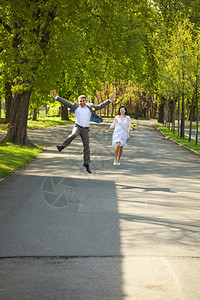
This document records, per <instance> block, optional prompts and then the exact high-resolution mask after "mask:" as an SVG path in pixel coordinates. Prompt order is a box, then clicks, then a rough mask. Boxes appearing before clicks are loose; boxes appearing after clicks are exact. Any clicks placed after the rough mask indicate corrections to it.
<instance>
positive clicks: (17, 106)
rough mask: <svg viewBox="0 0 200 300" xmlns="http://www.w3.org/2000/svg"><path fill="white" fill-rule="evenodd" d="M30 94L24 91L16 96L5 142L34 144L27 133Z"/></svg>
mask: <svg viewBox="0 0 200 300" xmlns="http://www.w3.org/2000/svg"><path fill="white" fill-rule="evenodd" d="M30 95H31V92H24V93H23V94H17V95H15V96H14V98H13V101H12V105H11V111H10V123H9V127H8V132H7V135H6V137H5V139H4V142H11V143H13V144H17V145H30V146H34V144H33V143H32V142H31V141H30V140H29V138H28V135H27V120H28V108H29V100H30Z"/></svg>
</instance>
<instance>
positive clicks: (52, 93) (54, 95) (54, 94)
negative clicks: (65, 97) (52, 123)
mask: <svg viewBox="0 0 200 300" xmlns="http://www.w3.org/2000/svg"><path fill="white" fill-rule="evenodd" d="M50 93H51V96H52V97H54V98H55V97H56V93H55V92H54V91H53V90H51V92H50Z"/></svg>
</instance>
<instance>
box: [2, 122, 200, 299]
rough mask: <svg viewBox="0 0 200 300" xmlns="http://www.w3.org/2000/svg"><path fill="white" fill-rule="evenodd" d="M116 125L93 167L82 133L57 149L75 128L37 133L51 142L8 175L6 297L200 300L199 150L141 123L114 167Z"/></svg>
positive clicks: (95, 148)
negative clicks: (86, 159) (85, 156)
mask: <svg viewBox="0 0 200 300" xmlns="http://www.w3.org/2000/svg"><path fill="white" fill-rule="evenodd" d="M108 123H109V122H108ZM108 123H106V122H104V123H102V124H99V125H96V124H94V125H92V126H91V150H92V161H93V163H92V164H91V168H92V170H93V173H92V174H87V173H86V172H85V169H84V168H83V167H82V146H81V141H80V139H79V138H77V139H76V140H74V141H73V145H71V146H69V147H68V148H67V149H65V150H64V151H63V152H61V153H59V152H57V150H56V148H55V145H56V144H58V143H59V142H60V141H62V140H63V139H64V136H65V135H66V134H68V133H69V132H70V128H71V126H69V127H65V126H62V127H59V128H51V129H46V130H37V131H31V132H30V133H29V136H30V137H31V139H32V140H33V141H34V142H35V143H37V144H40V145H45V146H46V150H45V151H44V152H43V153H42V154H41V155H40V157H39V158H38V159H35V160H34V161H33V162H32V163H30V164H29V166H28V167H27V168H25V169H24V170H20V171H17V172H14V173H13V174H12V175H11V176H9V177H8V178H6V179H5V180H3V181H2V182H1V183H0V197H1V201H0V257H1V259H0V277H1V278H0V279H1V285H0V299H3V300H7V299H8V300H10V299H12V300H15V299H20V300H29V299H34V300H35V299H38V300H40V299H42V300H43V299H48V300H55V299H59V300H60V299H64V300H65V299H67V300H68V299H69V300H79V299H80V300H82V299H84V300H88V299H92V300H94V299H95V300H96V299H97V300H100V299H103V300H118V299H120V300H122V299H123V300H127V299H131V300H135V299H139V300H140V299H141V300H143V299H147V300H149V299H150V300H154V299H155V300H156V299H157V300H162V299H167V300H168V299H170V300H175V299H180V300H191V299H192V300H193V299H195V300H198V299H200V184H199V182H200V157H199V156H196V155H194V154H192V153H190V152H189V151H187V150H186V149H184V148H182V147H179V146H177V145H176V144H174V143H172V142H169V141H168V140H166V139H164V138H163V136H162V135H161V134H160V133H159V132H158V131H156V130H155V129H154V127H152V126H151V123H152V122H151V121H140V122H139V127H138V130H137V131H135V132H133V133H132V134H131V138H130V140H129V142H128V146H127V147H125V148H124V153H123V156H122V161H121V165H120V166H113V165H112V161H113V152H114V148H113V147H111V146H110V145H111V134H104V130H105V129H107V128H108V126H109V124H108Z"/></svg>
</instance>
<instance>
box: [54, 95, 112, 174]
mask: <svg viewBox="0 0 200 300" xmlns="http://www.w3.org/2000/svg"><path fill="white" fill-rule="evenodd" d="M51 95H52V96H53V98H54V99H56V100H58V101H59V102H60V103H62V104H64V105H65V106H67V107H68V108H70V111H71V112H74V114H75V117H76V121H75V125H74V127H73V129H72V133H71V134H70V135H69V136H68V137H67V139H66V140H65V141H64V142H63V144H62V145H61V146H57V149H58V151H62V150H63V149H64V148H65V147H67V146H68V145H69V144H70V143H71V142H72V140H73V139H75V138H76V137H77V136H78V135H80V136H81V140H82V142H83V149H84V150H83V152H84V164H83V166H84V167H85V168H86V171H87V172H88V173H92V172H91V170H90V167H89V163H90V146H89V131H90V130H89V122H90V118H91V115H92V114H95V112H94V111H95V110H99V109H102V108H104V107H105V106H106V105H108V104H110V103H111V102H112V101H113V100H114V98H115V94H112V95H111V96H110V98H109V99H108V100H107V101H105V102H103V103H101V104H99V105H94V104H92V105H90V106H88V105H86V97H85V96H84V95H81V96H79V97H78V103H77V102H75V103H71V102H69V101H67V100H65V99H63V98H61V97H58V96H57V95H56V93H55V92H54V91H51ZM96 116H97V115H96Z"/></svg>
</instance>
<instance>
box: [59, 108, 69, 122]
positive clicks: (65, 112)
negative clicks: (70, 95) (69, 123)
mask: <svg viewBox="0 0 200 300" xmlns="http://www.w3.org/2000/svg"><path fill="white" fill-rule="evenodd" d="M61 120H69V115H68V107H66V106H63V105H62V106H61Z"/></svg>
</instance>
